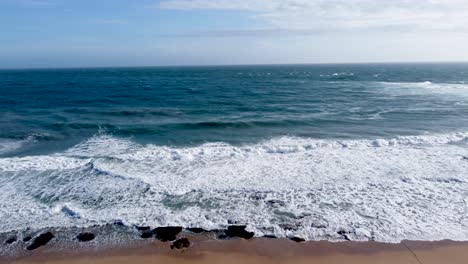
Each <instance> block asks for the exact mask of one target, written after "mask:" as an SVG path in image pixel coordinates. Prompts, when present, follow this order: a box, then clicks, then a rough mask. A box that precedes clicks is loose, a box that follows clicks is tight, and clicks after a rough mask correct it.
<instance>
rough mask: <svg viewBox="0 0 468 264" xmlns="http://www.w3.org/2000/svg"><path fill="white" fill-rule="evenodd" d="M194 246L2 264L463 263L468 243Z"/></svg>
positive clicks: (43, 256)
mask: <svg viewBox="0 0 468 264" xmlns="http://www.w3.org/2000/svg"><path fill="white" fill-rule="evenodd" d="M189 239H190V241H191V242H190V246H189V247H188V248H183V249H171V247H170V245H171V242H160V241H156V240H155V241H151V242H148V243H145V244H144V245H139V246H133V247H128V248H112V249H107V250H92V249H88V250H84V251H79V250H78V251H73V250H69V251H68V252H65V251H56V250H52V249H50V248H49V249H48V248H47V247H44V248H41V249H39V250H37V251H36V252H34V254H32V255H29V256H23V257H19V258H15V259H9V260H3V261H1V263H14V264H26V263H31V264H32V263H56V264H60V263H74V264H82V263H96V264H110V263H134V264H136V263H321V264H327V263H345V262H346V263H349V264H353V263H359V264H367V263H369V264H370V263H381V264H387V263H388V264H390V263H392V264H393V263H408V264H411V263H414V264H421V263H424V264H437V263H450V264H458V263H460V264H462V263H463V264H464V263H467V262H468V242H453V241H439V242H415V241H405V242H402V243H399V244H385V243H377V242H339V243H332V242H302V243H297V242H294V241H291V240H288V239H267V238H257V239H252V240H244V239H230V240H213V239H209V238H207V237H204V236H193V237H189Z"/></svg>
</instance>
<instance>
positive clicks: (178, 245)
mask: <svg viewBox="0 0 468 264" xmlns="http://www.w3.org/2000/svg"><path fill="white" fill-rule="evenodd" d="M188 247H190V241H189V240H188V239H187V238H181V239H177V240H176V241H174V243H172V245H171V249H174V248H175V249H182V248H188Z"/></svg>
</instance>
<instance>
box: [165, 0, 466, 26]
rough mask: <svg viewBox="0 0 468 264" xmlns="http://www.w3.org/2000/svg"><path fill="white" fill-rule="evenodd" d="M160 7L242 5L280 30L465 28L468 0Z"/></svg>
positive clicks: (226, 0)
mask: <svg viewBox="0 0 468 264" xmlns="http://www.w3.org/2000/svg"><path fill="white" fill-rule="evenodd" d="M157 7H158V8H163V9H175V10H240V11H249V12H252V13H254V14H255V17H257V18H259V19H262V20H264V21H266V22H267V23H269V24H270V25H271V27H274V28H281V29H296V30H297V29H312V30H314V29H315V30H317V29H319V30H327V29H329V30H340V29H345V30H348V29H369V28H370V29H379V28H381V29H393V30H450V31H465V30H466V29H467V28H466V27H467V25H468V0H163V1H161V2H159V4H158V5H157Z"/></svg>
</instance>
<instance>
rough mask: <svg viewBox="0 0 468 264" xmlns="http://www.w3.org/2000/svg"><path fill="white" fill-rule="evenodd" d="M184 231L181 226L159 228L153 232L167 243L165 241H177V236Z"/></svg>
mask: <svg viewBox="0 0 468 264" xmlns="http://www.w3.org/2000/svg"><path fill="white" fill-rule="evenodd" d="M181 231H182V227H180V226H166V227H157V228H155V229H153V230H152V231H151V232H153V234H155V235H156V238H157V239H159V240H161V241H163V242H165V241H174V240H176V239H177V237H176V236H177V234H179V233H180V232H181Z"/></svg>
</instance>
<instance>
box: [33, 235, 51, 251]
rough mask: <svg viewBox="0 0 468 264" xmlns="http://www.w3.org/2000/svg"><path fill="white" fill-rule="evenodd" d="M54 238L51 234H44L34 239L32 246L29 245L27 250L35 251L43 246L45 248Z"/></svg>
mask: <svg viewBox="0 0 468 264" xmlns="http://www.w3.org/2000/svg"><path fill="white" fill-rule="evenodd" d="M52 238H54V235H53V234H52V233H51V232H47V233H44V234H41V235H39V236H38V237H36V238H35V239H34V241H33V242H32V244H31V245H29V246H28V247H27V248H26V249H27V250H34V249H37V248H39V247H41V246H45V245H46V244H47V243H49V241H50V240H51V239H52Z"/></svg>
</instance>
